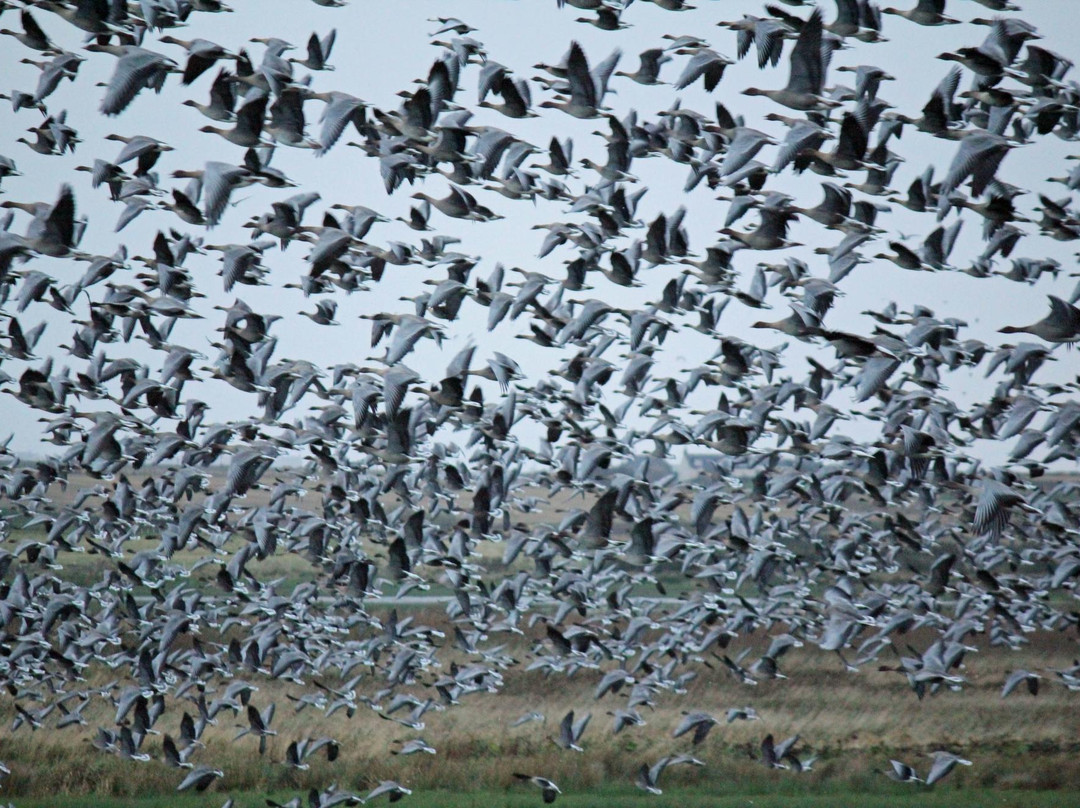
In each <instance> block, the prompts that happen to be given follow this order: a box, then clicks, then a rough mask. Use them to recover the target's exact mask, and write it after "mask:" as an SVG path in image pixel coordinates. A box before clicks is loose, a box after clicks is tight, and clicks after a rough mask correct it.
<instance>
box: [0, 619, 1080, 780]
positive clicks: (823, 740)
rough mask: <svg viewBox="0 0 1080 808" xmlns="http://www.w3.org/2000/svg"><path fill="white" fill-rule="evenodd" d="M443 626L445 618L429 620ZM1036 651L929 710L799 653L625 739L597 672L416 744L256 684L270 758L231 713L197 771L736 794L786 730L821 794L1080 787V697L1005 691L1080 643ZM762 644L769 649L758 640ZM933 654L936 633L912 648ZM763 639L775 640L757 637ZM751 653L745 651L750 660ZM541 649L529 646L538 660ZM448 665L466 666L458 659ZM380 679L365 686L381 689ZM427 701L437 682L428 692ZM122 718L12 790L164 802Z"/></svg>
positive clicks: (24, 758) (17, 772)
mask: <svg viewBox="0 0 1080 808" xmlns="http://www.w3.org/2000/svg"><path fill="white" fill-rule="evenodd" d="M426 618H431V620H430V621H429V623H433V622H437V618H438V615H422V616H421V617H420V619H426ZM1031 640H1032V641H1031V643H1030V644H1029V645H1028V647H1027V648H1025V649H1024V650H1022V651H1020V652H1010V651H1007V650H1003V649H1000V648H982V649H980V651H979V653H977V654H973V655H971V656H970V658H969V660H970V661H969V663H968V668H967V669H966V670H965V671H964V674H965V675H966V676H967V678H968V680H969V684H968V685H967V686H965V687H964V688H963V689H962V690H960V691H958V692H952V691H946V692H943V693H941V694H939V695H937V696H933V697H927V698H926V699H924V700H922V701H920V700H918V699H917V698H916V697H915V695H914V694H913V693H912V691H911V690H910V688H908V686H907V684H906V683H905V681H904V679H903V678H902V677H901V676H900V675H898V674H896V673H892V672H881V671H877V670H872V669H870V668H867V669H866V670H863V671H861V672H859V673H858V674H851V673H846V672H845V671H844V670H843V668H842V666H841V665H840V663H839V661H838V660H837V659H836V657H835V655H833V654H827V653H823V652H821V651H818V650H816V649H806V648H804V649H801V650H799V651H794V652H792V653H790V654H788V655H787V656H786V657H785V658H784V663H785V664H784V670H785V671H786V672H787V674H788V675H789V676H790V679H788V680H785V681H763V682H761V683H760V684H758V685H757V686H755V687H749V686H746V685H741V684H738V683H737V682H736V681H735V680H734V679H733V678H732V677H731V676H729V675H728V674H727V673H726V672H725V671H723V670H722V669H721V668H720V667H714V668H711V669H710V668H707V667H702V668H700V675H699V676H698V678H697V679H696V680H695V681H693V682H692V683H691V684H690V686H689V687H688V692H687V693H685V694H684V695H681V696H677V695H674V694H663V695H661V696H660V697H659V698H658V699H657V703H656V708H655V709H654V710H651V711H650V710H648V709H644V710H642V712H643V714H644V715H645V717H646V720H647V721H648V724H647V725H646V726H644V727H636V728H635V727H631V728H628V729H626V730H624V731H623V732H622V733H621V734H620V735H617V736H613V735H612V734H611V732H610V726H611V723H610V722H611V719H610V717H608V716H606V715H605V714H604V713H605V712H606V711H607V710H611V709H615V708H616V707H619V706H622V704H623V702H624V699H623V697H622V696H620V695H608V696H605V697H604V698H603V699H602V700H600V701H599V702H597V701H594V700H593V698H592V689H593V687H594V686H595V683H596V682H597V680H598V678H599V676H600V675H601V673H600V672H596V671H582V672H579V673H578V674H577V675H575V676H574V677H573V678H571V679H564V678H562V677H550V678H549V677H546V676H544V675H543V674H541V673H536V672H524V671H514V670H511V671H508V672H507V679H506V686H505V688H504V690H503V691H502V692H500V693H499V694H495V695H491V694H475V695H471V696H467V697H465V700H464V702H463V703H462V705H460V706H458V707H453V708H450V709H448V710H446V711H441V712H429V713H428V714H427V716H425V720H426V723H427V727H426V728H425V729H424V730H423V731H422V732H419V733H417V732H414V731H412V730H409V729H406V728H404V727H401V726H399V725H398V724H395V723H393V722H390V721H386V720H383V719H381V718H380V717H379V716H378V715H377V714H376V713H375V712H373V711H371V710H369V709H366V708H364V709H361V710H360V711H359V712H357V713H356V715H355V716H354V717H353V718H352V719H349V718H347V717H346V714H345V712H344V711H339V712H338V713H336V714H334V715H333V716H329V717H328V716H326V715H325V714H323V713H321V712H319V711H318V710H316V709H315V708H312V707H308V708H306V709H304V710H303V711H301V712H296V711H295V710H294V709H293V702H290V701H289V700H288V698H287V696H286V694H293V695H299V693H300V692H301V690H302V689H301V688H300V687H299V686H297V685H293V684H288V683H282V682H278V681H272V680H268V679H266V678H263V677H252V681H253V682H255V683H256V684H257V685H258V687H259V691H258V692H257V693H255V694H254V695H253V697H252V703H254V704H256V705H257V706H258V707H260V708H262V707H265V706H266V705H267V704H269V703H270V702H271V701H273V702H276V704H277V714H276V716H275V718H274V721H273V725H272V726H273V728H274V729H275V730H277V732H278V735H277V736H276V737H274V738H271V739H270V741H269V744H268V749H267V753H266V755H264V756H262V757H260V756H259V755H258V753H257V741H256V739H255V738H253V737H245V738H241V739H240V740H238V741H233V740H232V738H233V736H234V735H235V734H236V732H237V731H238V727H239V726H240V725H241V724H244V723H246V722H245V721H244V719H243V717H242V716H238V717H235V718H234V717H233V716H232V715H231V713H227V714H225V715H223V716H219V720H218V725H217V726H215V727H211V728H209V729H208V730H207V733H206V735H205V736H204V740H205V741H206V743H207V748H206V749H204V750H199V752H198V753H197V754H196V756H195V757H194V761H195V762H196V763H206V764H211V765H214V766H216V767H219V768H222V769H224V770H225V771H226V772H227V788H228V790H229V791H243V790H249V789H259V790H275V789H286V790H288V789H306V788H307V787H309V786H318V785H325V784H326V782H328V781H330V780H336V781H338V782H339V783H341V784H342V786H344V787H349V788H354V789H357V790H360V789H363V788H365V787H369V786H370V785H372V784H374V783H376V782H378V781H379V780H381V779H384V778H392V779H396V780H398V781H399V782H402V783H405V784H407V785H409V786H410V787H414V788H418V789H433V788H443V789H451V790H467V789H476V788H501V787H503V786H505V785H507V784H509V783H510V782H512V777H511V773H512V772H514V771H526V772H534V773H545V774H549V775H550V776H554V777H555V778H556V779H557V780H558V782H559V783H560V785H561V786H562V788H563V789H564V790H568V791H575V790H581V789H586V788H595V787H598V786H600V785H604V784H610V783H612V782H630V781H632V779H633V776H634V772H635V771H636V769H637V767H638V766H639V765H640V764H641V763H642V762H652V761H655V760H657V759H658V758H659V757H661V756H663V755H666V754H671V753H673V752H676V751H683V752H685V751H692V752H693V753H694V754H695V755H696V756H698V757H699V758H701V759H702V760H704V761H705V762H706V763H707V764H708V766H707V767H706V768H704V769H699V768H696V767H675V768H671V769H669V770H668V771H667V772H665V774H664V783H663V785H665V786H667V787H669V788H672V787H675V786H677V785H679V784H694V783H699V784H708V783H722V782H725V781H728V780H730V778H738V780H739V782H743V783H751V784H752V783H762V782H765V781H772V780H775V779H776V778H778V777H785V776H794V775H791V774H790V773H788V772H770V771H768V770H766V769H764V767H762V766H761V765H760V764H759V763H758V762H757V761H756V760H755V758H756V756H757V754H758V752H757V750H758V748H759V745H760V742H761V739H762V738H763V737H764V735H765V734H766V733H769V732H771V733H773V734H774V735H775V736H776V737H777V739H780V738H782V737H786V736H788V735H791V734H795V733H798V734H799V735H800V736H801V737H802V740H801V742H800V745H799V748H800V749H801V750H803V751H804V752H805V753H806V754H807V755H809V754H811V753H814V754H819V755H820V756H821V759H820V760H819V761H818V763H817V764H816V765H815V769H814V772H813V773H811V774H809V775H804V777H806V778H808V781H810V782H818V781H822V780H826V779H827V780H828V781H829V782H836V783H839V784H847V785H848V786H850V787H852V788H860V787H866V786H867V784H873V783H875V782H878V781H879V780H883V779H884V778H881V777H880V775H877V774H875V773H874V769H880V768H882V767H887V766H888V760H889V758H890V757H898V758H900V759H903V760H906V761H908V762H910V763H912V764H913V765H915V766H916V767H917V768H919V769H920V770H924V771H925V769H926V767H927V765H928V762H927V760H926V759H925V758H924V757H923V754H924V753H927V752H930V751H932V750H934V749H939V748H948V749H952V750H954V751H959V752H964V753H965V754H967V755H968V756H969V757H972V758H973V759H974V760H975V766H973V767H971V768H970V769H968V768H962V767H961V768H958V769H957V771H956V772H954V773H953V774H952V775H950V786H951V785H953V784H954V783H955V784H958V785H963V784H967V785H971V786H984V787H994V788H1005V787H1008V788H1025V789H1033V788H1039V789H1048V788H1049V789H1053V788H1063V787H1073V786H1075V784H1076V783H1078V782H1080V763H1078V762H1077V754H1076V753H1077V752H1078V751H1080V742H1078V738H1077V734H1076V729H1077V724H1076V715H1077V713H1076V696H1075V695H1074V694H1072V693H1070V692H1069V691H1067V690H1066V689H1065V688H1063V687H1061V686H1060V685H1057V684H1056V683H1054V682H1053V681H1052V678H1053V677H1052V674H1049V675H1048V679H1047V680H1045V681H1044V682H1043V684H1044V687H1043V688H1042V690H1041V691H1040V693H1039V695H1038V696H1037V697H1034V698H1033V697H1031V696H1030V695H1028V694H1027V693H1026V692H1024V693H1020V692H1017V693H1014V694H1013V695H1012V696H1010V697H1009V698H1008V699H1005V700H1003V699H1001V697H1000V690H1001V684H1002V682H1003V681H1004V679H1005V677H1006V676H1007V674H1008V672H1010V671H1012V670H1014V669H1016V668H1019V667H1026V668H1029V669H1037V670H1045V669H1050V668H1056V667H1065V666H1067V665H1068V664H1070V663H1071V661H1072V655H1073V653H1074V651H1075V642H1069V643H1065V642H1062V637H1061V635H1051V634H1037V635H1033V636H1032V637H1031ZM747 641H750V642H752V641H753V638H747ZM912 641H913V643H915V644H919V638H918V637H916V638H912ZM758 644H759V645H760V641H759V643H758ZM733 650H734V649H733ZM526 651H527V648H526V647H521V648H516V649H514V652H515V653H524V652H526ZM444 664H449V663H448V662H446V663H444ZM114 676H115V674H110V673H109V672H106V671H95V672H94V674H93V677H92V681H91V682H88V683H86V684H87V685H101V684H103V683H105V682H106V681H108V680H110V679H111V678H113V677H114ZM379 686H380V682H379V681H375V680H373V681H371V682H370V683H369V684H368V686H367V688H366V690H367V691H369V692H370V691H374V690H375V689H376V688H377V687H379ZM415 690H416V692H417V694H418V695H420V696H422V697H423V696H426V695H427V692H428V691H427V690H426V689H425V688H419V687H417V688H415ZM744 704H750V705H753V706H754V707H755V708H756V709H757V710H758V712H759V713H760V715H761V717H762V720H761V721H755V722H742V721H739V722H736V723H734V724H721V725H719V726H717V727H715V728H714V729H713V732H712V734H711V735H710V736H709V737H708V739H707V740H706V741H705V743H704V744H702V745H701V746H700V747H698V748H696V749H693V748H691V746H690V743H689V738H688V737H683V738H680V739H678V740H675V739H672V738H671V737H670V735H671V731H672V729H673V728H674V726H675V725H676V724H677V723H678V721H679V719H680V717H681V716H680V712H681V711H682V710H687V709H693V710H706V711H709V712H712V713H713V714H715V715H717V716H719V717H722V714H723V712H724V710H726V709H727V708H728V707H732V706H740V705H744ZM184 709H187V710H188V711H189V712H192V713H193V714H194V712H195V711H194V708H193V706H192V705H191V704H189V703H186V702H182V703H178V702H176V701H174V700H171V699H170V701H169V702H168V707H167V710H166V713H165V716H164V717H163V718H162V719H161V721H160V722H159V725H160V726H159V729H161V730H163V731H167V732H170V733H171V734H173V735H174V736H176V735H178V727H179V718H180V715H181V713H182V711H183V710H184ZM569 709H575V710H576V711H577V714H578V715H579V716H580V715H581V714H582V713H584V712H586V711H592V713H593V720H592V723H591V725H590V726H589V728H588V730H587V732H586V734H585V738H584V746H585V747H586V751H585V753H583V754H575V753H572V752H565V751H563V750H561V749H559V748H557V747H556V746H555V745H554V744H553V743H552V742H551V741H550V740H549V739H548V736H549V735H551V734H555V733H557V726H558V722H559V720H560V719H561V717H562V716H563V714H564V713H565V712H566V711H567V710H569ZM530 710H539V711H541V712H543V713H544V714H545V715H546V716H547V720H546V722H545V723H544V724H539V723H529V724H526V725H524V726H522V727H519V728H510V726H509V724H510V723H511V722H512V721H513V720H514V719H515V718H517V717H518V716H519V715H522V714H523V713H525V712H528V711H530ZM112 712H113V711H112V710H111V709H106V706H104V705H101V704H98V705H92V706H91V709H88V710H87V711H86V712H85V715H86V717H87V719H88V720H89V722H90V723H89V726H86V727H72V728H68V729H65V730H63V731H57V730H54V729H51V728H49V727H51V725H52V724H53V722H54V721H55V717H53V716H50V717H49V718H48V719H47V720H46V723H47V725H48V727H46V728H44V729H41V730H38V731H36V732H31V731H30V730H29V729H28V728H25V727H24V728H22V729H20V730H19V731H18V732H17V733H14V734H6V735H3V736H0V760H3V761H5V762H6V763H7V764H8V765H9V766H10V768H11V769H12V774H11V776H10V778H9V779H8V780H7V781H6V783H5V790H6V791H7V792H8V794H9V795H10V796H13V797H18V796H37V797H41V796H45V795H47V794H63V793H69V794H80V793H82V794H87V793H95V794H113V795H129V796H147V795H151V794H157V793H168V792H170V791H171V790H172V789H174V788H175V786H176V784H177V783H179V781H180V779H181V778H182V773H180V772H177V771H175V770H173V769H170V768H168V767H166V766H165V765H164V764H163V763H161V762H159V760H155V761H151V762H149V763H142V764H139V763H130V762H127V761H123V760H121V759H119V758H117V757H115V756H110V755H107V754H105V753H102V752H99V751H98V750H96V749H95V748H93V747H92V746H91V744H90V738H92V737H93V735H94V733H95V732H96V727H97V726H105V727H109V726H112V721H113V715H112ZM13 718H14V709H13V707H12V705H11V703H10V701H6V700H5V701H4V702H2V703H0V722H4V721H7V722H10V721H11V720H12V719H13ZM418 735H419V736H422V737H424V738H425V739H426V740H427V741H428V742H429V743H431V744H432V745H433V746H435V747H436V748H437V749H438V754H437V755H435V756H429V755H414V756H411V757H408V758H400V757H396V756H393V755H391V754H389V752H390V750H391V749H393V748H395V746H394V744H393V742H394V741H395V740H398V739H409V738H412V737H416V736H418ZM321 736H330V737H333V738H336V739H337V740H338V741H339V742H340V743H341V748H342V752H341V757H340V758H339V759H338V760H337V761H336V762H334V763H328V762H327V761H326V760H325V759H324V757H323V755H322V754H321V753H320V754H319V755H318V756H317V758H316V759H312V760H311V761H310V762H311V764H312V765H311V769H310V770H309V771H300V772H298V771H293V770H291V769H289V768H287V767H286V766H284V765H283V764H282V763H280V761H281V760H282V759H283V758H284V755H285V748H286V746H288V744H289V742H290V741H292V740H295V739H299V738H305V737H312V738H317V737H321ZM160 744H161V738H160V737H158V736H150V737H148V738H147V740H146V742H145V743H144V751H146V752H149V753H150V754H151V755H153V756H154V757H155V758H158V759H160V754H161V746H160Z"/></svg>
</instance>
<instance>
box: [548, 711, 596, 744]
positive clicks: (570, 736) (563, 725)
mask: <svg viewBox="0 0 1080 808" xmlns="http://www.w3.org/2000/svg"><path fill="white" fill-rule="evenodd" d="M590 719H592V713H585V715H583V716H582V717H581V718H580V719H579V720H578V721H577V722H575V721H574V711H573V710H571V711H570V712H568V713H567V714H566V715H564V716H563V719H562V721H561V722H559V736H558V737H557V738H552V739H551V740H552V741H554V742H555V745H556V746H559V747H562V748H563V749H568V750H570V751H572V752H584V751H585V750H584V749H583V748H582V747H581V744H580V741H581V736H582V735H583V734H585V728H586V727H588V726H589V721H590Z"/></svg>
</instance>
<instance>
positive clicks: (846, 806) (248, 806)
mask: <svg viewBox="0 0 1080 808" xmlns="http://www.w3.org/2000/svg"><path fill="white" fill-rule="evenodd" d="M295 796H297V794H296V793H295V792H265V793H263V792H250V793H245V794H242V795H235V796H234V797H233V799H234V805H235V808H266V806H267V800H268V799H270V800H273V801H275V802H277V803H279V804H284V803H286V802H287V801H288V800H290V799H292V798H294V797H295ZM224 800H225V797H224V796H223V795H221V794H210V793H209V792H208V793H207V794H203V795H184V794H180V795H175V796H172V795H170V796H165V797H157V798H147V799H117V798H109V797H102V798H98V797H93V798H90V799H89V800H88V799H87V798H85V797H80V798H72V797H61V798H52V799H46V800H19V802H18V805H19V806H20V808H219V806H221V804H222V803H223V802H224ZM380 804H381V803H380ZM400 804H401V805H402V806H407V808H538V806H543V802H541V801H540V799H539V797H538V795H537V794H531V793H529V792H527V791H525V792H524V793H522V792H521V791H512V790H508V789H507V790H486V791H464V792H455V791H442V790H433V791H423V792H415V793H413V795H412V796H410V797H406V798H405V799H404V800H403V801H402V802H401V803H400ZM304 805H305V806H306V805H307V803H306V799H305V802H304ZM555 805H557V806H560V808H612V806H618V808H1076V806H1080V791H1071V792H1062V791H1023V792H1017V791H998V790H993V789H982V788H970V789H937V790H927V789H922V788H915V789H911V788H907V789H904V788H901V787H899V786H890V787H884V788H882V789H880V790H876V791H859V790H854V789H851V790H837V789H825V788H815V787H813V786H809V787H803V788H799V789H792V788H784V789H780V788H777V789H771V790H764V789H761V790H741V789H739V788H738V787H737V786H733V787H732V788H729V789H724V790H719V791H714V790H710V789H705V788H679V789H674V790H669V791H666V792H664V793H663V794H661V795H659V796H650V795H646V794H643V793H641V792H636V793H635V792H631V791H628V790H627V789H626V788H616V787H607V788H598V789H595V790H592V791H590V792H589V793H581V794H564V795H562V796H560V797H559V798H558V799H557V801H556V803H555Z"/></svg>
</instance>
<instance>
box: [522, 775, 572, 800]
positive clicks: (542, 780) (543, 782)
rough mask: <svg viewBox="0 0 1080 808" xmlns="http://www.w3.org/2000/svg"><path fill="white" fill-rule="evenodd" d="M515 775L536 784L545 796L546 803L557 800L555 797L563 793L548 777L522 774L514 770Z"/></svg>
mask: <svg viewBox="0 0 1080 808" xmlns="http://www.w3.org/2000/svg"><path fill="white" fill-rule="evenodd" d="M514 777H516V778H517V779H518V780H524V781H526V782H529V783H532V784H533V785H534V786H536V787H537V788H539V789H540V794H541V795H542V796H543V798H544V802H545V803H552V802H555V798H556V797H558V796H559V795H560V794H562V792H561V791H560V790H559V787H558V786H557V785H555V783H554V782H553V781H552V780H549V779H548V778H546V777H538V776H536V775H534V774H520V773H519V772H514Z"/></svg>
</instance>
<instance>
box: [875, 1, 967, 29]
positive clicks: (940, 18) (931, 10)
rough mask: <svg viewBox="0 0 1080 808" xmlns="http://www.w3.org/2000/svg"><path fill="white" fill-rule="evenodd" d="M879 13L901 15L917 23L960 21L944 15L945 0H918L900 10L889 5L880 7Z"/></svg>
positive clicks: (951, 22) (942, 23) (948, 23)
mask: <svg viewBox="0 0 1080 808" xmlns="http://www.w3.org/2000/svg"><path fill="white" fill-rule="evenodd" d="M881 13H882V14H892V15H894V16H897V17H903V18H904V19H907V20H911V21H912V22H914V23H918V24H919V25H956V24H958V23H959V22H960V20H954V19H953V18H952V17H946V16H945V0H919V2H918V3H917V4H916V5H915V8H913V9H909V10H907V11H902V10H900V9H898V8H891V7H890V8H883V9H881Z"/></svg>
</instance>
